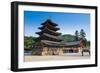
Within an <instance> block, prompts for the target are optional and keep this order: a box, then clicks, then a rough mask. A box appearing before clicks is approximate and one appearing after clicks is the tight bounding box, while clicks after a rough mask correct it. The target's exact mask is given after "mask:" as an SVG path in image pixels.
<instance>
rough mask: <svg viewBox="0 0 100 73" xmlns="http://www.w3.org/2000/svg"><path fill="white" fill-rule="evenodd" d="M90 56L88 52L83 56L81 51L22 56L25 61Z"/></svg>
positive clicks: (72, 58) (84, 57)
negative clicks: (52, 54) (59, 54)
mask: <svg viewBox="0 0 100 73" xmlns="http://www.w3.org/2000/svg"><path fill="white" fill-rule="evenodd" d="M89 58H90V56H89V54H88V53H84V56H82V55H81V53H66V54H64V55H62V56H58V55H55V56H24V61H25V62H32V61H51V60H78V59H89Z"/></svg>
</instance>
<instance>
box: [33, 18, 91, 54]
mask: <svg viewBox="0 0 100 73" xmlns="http://www.w3.org/2000/svg"><path fill="white" fill-rule="evenodd" d="M41 25H42V27H39V29H40V30H41V31H40V32H36V34H38V35H39V37H38V38H37V39H36V44H35V45H34V48H33V54H34V55H64V53H65V52H68V53H70V52H71V53H72V52H73V53H78V52H81V53H82V50H83V48H85V47H86V45H85V44H84V40H82V39H81V40H79V41H72V42H66V43H61V41H62V40H61V38H60V36H61V33H58V32H57V31H58V30H60V29H59V28H57V26H58V25H57V24H56V23H53V22H52V21H51V20H50V19H48V20H46V21H45V22H44V23H42V24H41ZM89 53H90V51H89Z"/></svg>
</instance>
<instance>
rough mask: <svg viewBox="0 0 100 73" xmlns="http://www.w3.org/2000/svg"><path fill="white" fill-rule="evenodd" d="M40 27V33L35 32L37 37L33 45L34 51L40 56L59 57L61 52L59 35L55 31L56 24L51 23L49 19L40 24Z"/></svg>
mask: <svg viewBox="0 0 100 73" xmlns="http://www.w3.org/2000/svg"><path fill="white" fill-rule="evenodd" d="M41 25H42V27H39V29H40V30H41V31H40V32H36V34H38V35H39V37H38V38H37V39H36V40H37V43H36V45H35V49H36V50H37V54H40V55H61V54H62V50H61V49H60V48H59V47H60V42H61V38H60V35H61V33H58V32H57V31H58V30H59V28H57V26H58V25H57V24H56V23H53V22H52V21H51V20H50V19H48V20H46V21H45V22H44V23H42V24H41Z"/></svg>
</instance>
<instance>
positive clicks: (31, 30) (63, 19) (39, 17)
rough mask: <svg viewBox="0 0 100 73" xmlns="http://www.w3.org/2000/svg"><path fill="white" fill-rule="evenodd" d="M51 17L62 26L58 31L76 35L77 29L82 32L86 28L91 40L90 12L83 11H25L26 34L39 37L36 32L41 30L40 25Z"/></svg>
mask: <svg viewBox="0 0 100 73" xmlns="http://www.w3.org/2000/svg"><path fill="white" fill-rule="evenodd" d="M49 18H50V19H51V20H52V21H53V22H54V23H57V24H58V26H57V27H59V28H60V30H59V31H58V32H60V33H62V34H72V35H74V33H75V31H76V30H78V31H79V32H80V30H81V29H84V31H85V32H86V38H87V39H88V40H90V14H82V13H80V14H79V13H60V12H34V11H24V35H25V36H35V37H37V36H38V35H37V34H35V32H39V31H40V30H39V29H38V27H41V26H42V25H41V23H43V22H44V21H46V20H47V19H49Z"/></svg>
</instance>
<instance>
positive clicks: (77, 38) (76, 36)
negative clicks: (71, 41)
mask: <svg viewBox="0 0 100 73" xmlns="http://www.w3.org/2000/svg"><path fill="white" fill-rule="evenodd" d="M75 40H76V41H77V40H79V33H78V30H76V31H75Z"/></svg>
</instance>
